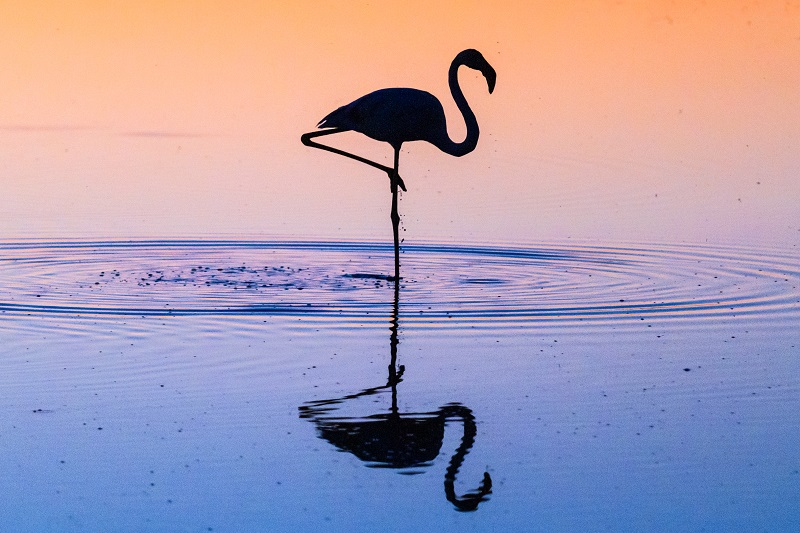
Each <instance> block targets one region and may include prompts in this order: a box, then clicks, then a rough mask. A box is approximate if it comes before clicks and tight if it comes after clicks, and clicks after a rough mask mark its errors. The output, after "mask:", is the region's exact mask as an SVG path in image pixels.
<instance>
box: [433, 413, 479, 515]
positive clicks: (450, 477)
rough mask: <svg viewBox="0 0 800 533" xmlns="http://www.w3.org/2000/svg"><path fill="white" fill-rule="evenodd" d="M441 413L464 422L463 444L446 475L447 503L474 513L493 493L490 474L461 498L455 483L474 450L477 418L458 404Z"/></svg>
mask: <svg viewBox="0 0 800 533" xmlns="http://www.w3.org/2000/svg"><path fill="white" fill-rule="evenodd" d="M441 412H442V414H443V415H444V416H445V417H446V418H451V417H452V418H460V419H461V420H462V421H463V422H464V436H463V437H461V444H460V445H459V447H458V449H457V450H456V453H455V454H454V455H453V457H452V459H450V464H449V465H448V466H447V472H445V475H444V493H445V496H446V497H447V501H449V502H450V503H452V504H453V505H455V506H456V508H457V509H458V510H459V511H474V510H476V509H477V508H478V504H480V503H481V502H482V501H483V500H485V499H486V495H487V494H489V493H491V492H492V478H491V476H489V472H484V473H483V480H482V481H481V483H480V485H479V486H478V488H477V489H476V490H474V491H472V492H468V493H466V494H464V495H463V496H461V497H459V496H456V489H455V482H456V475H457V474H458V470H459V468H461V465H462V464H463V463H464V457H466V455H467V454H468V453H469V451H470V450H471V449H472V445H473V444H475V436H476V435H477V434H478V429H477V427H476V426H475V416H473V414H472V411H470V410H469V409H467V408H466V407H464V406H463V405H457V404H451V405H446V406H445V407H443V408H442V409H441Z"/></svg>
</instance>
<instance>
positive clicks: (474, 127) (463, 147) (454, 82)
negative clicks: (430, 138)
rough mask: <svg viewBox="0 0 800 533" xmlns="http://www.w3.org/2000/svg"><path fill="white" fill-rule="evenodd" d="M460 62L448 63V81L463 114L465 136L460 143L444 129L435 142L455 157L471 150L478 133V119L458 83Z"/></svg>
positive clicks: (473, 147) (474, 145)
mask: <svg viewBox="0 0 800 533" xmlns="http://www.w3.org/2000/svg"><path fill="white" fill-rule="evenodd" d="M462 64H463V63H462V62H460V61H453V64H452V65H450V72H449V73H448V81H449V83H450V92H451V93H452V95H453V100H455V102H456V105H457V106H458V109H459V111H461V114H462V115H463V116H464V123H465V124H466V125H467V137H466V139H464V140H463V141H461V142H460V143H457V142H453V140H452V139H450V136H449V134H448V133H447V131H446V130H445V131H444V132H443V133H444V138H443V139H441V140H440V141H439V143H437V148H439V149H440V150H441V151H442V152H444V153H446V154H450V155H454V156H456V157H461V156H462V155H466V154H468V153H470V152H471V151H473V150H474V149H475V147H476V146H477V145H478V136H479V135H480V129H479V128H478V120H477V119H476V118H475V113H473V112H472V109H470V108H469V104H468V103H467V99H466V98H464V93H463V92H462V91H461V87H460V86H459V85H458V67H460V66H461V65H462Z"/></svg>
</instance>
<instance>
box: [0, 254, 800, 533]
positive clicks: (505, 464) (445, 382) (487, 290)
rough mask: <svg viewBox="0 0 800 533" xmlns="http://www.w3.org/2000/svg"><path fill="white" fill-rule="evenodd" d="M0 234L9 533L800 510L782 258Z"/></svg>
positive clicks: (799, 412)
mask: <svg viewBox="0 0 800 533" xmlns="http://www.w3.org/2000/svg"><path fill="white" fill-rule="evenodd" d="M401 260H402V263H403V266H402V269H403V270H402V273H403V276H404V279H403V281H402V282H401V284H400V287H399V290H398V291H397V292H395V287H394V284H393V283H390V282H387V281H386V279H385V274H387V273H389V272H390V270H391V266H392V251H391V248H390V247H387V246H385V245H383V244H371V243H349V244H331V243H308V242H302V243H301V242H228V241H208V240H205V241H179V242H178V241H136V242H117V241H114V242H99V241H98V242H78V241H60V242H44V241H24V242H23V241H6V242H4V243H2V244H0V276H1V279H2V280H3V283H2V286H0V340H2V344H0V346H2V347H1V348H0V353H2V357H1V358H0V375H2V376H3V380H2V387H3V394H2V399H0V412H1V413H2V417H0V420H1V421H2V422H1V423H0V424H1V425H0V450H1V451H2V453H0V468H1V469H2V471H3V472H5V475H4V476H3V477H2V479H1V480H0V494H1V495H2V496H3V497H4V499H5V500H6V501H7V502H14V505H6V506H4V507H3V509H2V511H0V523H2V524H4V526H3V528H4V529H6V528H7V529H8V530H10V531H11V530H13V531H47V530H57V531H65V530H66V531H70V530H75V531H78V530H80V531H83V530H90V531H95V530H120V531H208V530H213V531H264V530H268V529H272V530H275V531H291V530H312V528H317V529H319V530H325V531H376V530H388V531H411V530H419V531H434V530H435V531H462V530H464V531H558V530H561V531H588V530H592V531H595V530H612V531H620V530H630V531H641V530H650V531H654V530H655V531H657V530H663V531H734V530H735V531H762V530H763V531H789V530H796V529H798V528H800V512H798V510H797V509H798V505H797V504H798V502H799V501H800V449H798V447H797V444H796V443H797V442H798V438H800V395H799V394H798V393H800V333H799V332H800V327H799V326H800V252H799V251H798V250H795V249H790V250H787V249H756V248H746V247H713V246H690V245H673V246H667V245H645V244H642V245H632V244H626V245H620V246H592V245H578V244H575V245H570V244H563V243H562V244H545V243H542V244H539V245H529V246H525V247H488V246H457V245H448V246H441V245H436V244H427V245H416V246H411V245H409V246H405V247H404V249H403V255H402V256H401Z"/></svg>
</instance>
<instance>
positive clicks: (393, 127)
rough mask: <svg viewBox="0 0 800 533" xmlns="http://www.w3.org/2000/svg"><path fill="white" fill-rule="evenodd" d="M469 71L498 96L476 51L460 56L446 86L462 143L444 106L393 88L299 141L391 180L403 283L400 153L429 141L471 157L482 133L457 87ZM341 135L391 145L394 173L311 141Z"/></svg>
mask: <svg viewBox="0 0 800 533" xmlns="http://www.w3.org/2000/svg"><path fill="white" fill-rule="evenodd" d="M462 65H463V66H465V67H469V68H471V69H475V70H477V71H479V72H480V73H481V74H483V76H484V77H485V78H486V82H487V84H488V86H489V92H490V93H491V92H492V91H493V90H494V85H495V81H496V79H497V73H496V72H495V70H494V69H493V68H492V66H491V65H490V64H489V63H488V61H486V59H484V57H483V55H481V53H480V52H478V51H477V50H473V49H469V50H464V51H463V52H460V53H459V54H458V55H457V56H456V57H455V59H453V62H452V64H451V65H450V71H449V74H448V81H449V84H450V92H451V93H452V95H453V100H455V103H456V105H457V106H458V109H459V110H460V111H461V114H462V115H463V116H464V122H465V123H466V126H467V136H466V138H465V139H464V140H463V141H461V142H454V141H453V140H452V139H450V136H449V135H448V134H447V121H446V119H445V115H444V109H443V108H442V104H441V102H439V100H438V99H437V98H436V97H435V96H433V95H432V94H431V93H428V92H425V91H420V90H418V89H407V88H391V89H380V90H377V91H374V92H371V93H369V94H367V95H364V96H362V97H361V98H359V99H357V100H355V101H353V102H351V103H349V104H347V105H345V106H342V107H340V108H339V109H337V110H335V111H333V112H332V113H330V114H329V115H328V116H326V117H325V118H323V119H322V120H321V121H320V122H319V124H317V127H318V128H325V129H322V130H320V131H313V132H310V133H306V134H303V135H302V136H301V137H300V140H301V141H302V142H303V144H305V145H306V146H311V147H313V148H319V149H321V150H327V151H329V152H333V153H335V154H339V155H343V156H345V157H349V158H351V159H355V160H356V161H359V162H361V163H365V164H367V165H370V166H372V167H375V168H377V169H380V170H383V171H384V172H386V173H387V174H388V175H389V180H390V183H391V185H390V187H391V191H392V214H391V219H392V230H393V235H394V278H391V276H389V277H387V279H389V280H392V279H393V280H394V281H398V280H399V279H400V242H399V237H398V227H399V224H400V215H399V213H398V212H397V189H398V187H399V188H401V189H402V190H404V191H405V190H406V186H405V183H403V179H402V178H401V177H400V174H399V172H398V169H399V160H400V147H401V146H402V145H403V143H404V142H409V141H427V142H429V143H431V144H432V145H434V146H435V147H437V148H438V149H439V150H441V151H443V152H444V153H446V154H450V155H453V156H456V157H461V156H463V155H466V154H468V153H470V152H471V151H473V150H474V149H475V147H476V146H477V144H478V136H479V134H480V129H479V128H478V121H477V119H476V118H475V113H473V112H472V110H471V109H470V107H469V104H467V99H466V98H464V93H463V92H462V91H461V87H459V84H458V68H459V67H460V66H462ZM343 131H357V132H359V133H362V134H364V135H366V136H367V137H370V138H372V139H375V140H378V141H384V142H388V143H389V144H390V145H391V146H392V148H394V167H393V168H390V167H387V166H385V165H381V164H380V163H376V162H375V161H371V160H369V159H366V158H364V157H361V156H358V155H355V154H351V153H349V152H345V151H344V150H339V149H338V148H333V147H331V146H326V145H324V144H319V143H317V142H314V141H313V140H312V139H313V138H315V137H321V136H323V135H331V134H334V133H340V132H343Z"/></svg>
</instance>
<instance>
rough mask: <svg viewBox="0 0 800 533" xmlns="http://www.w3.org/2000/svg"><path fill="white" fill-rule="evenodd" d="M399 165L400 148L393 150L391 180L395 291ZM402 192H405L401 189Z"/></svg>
mask: <svg viewBox="0 0 800 533" xmlns="http://www.w3.org/2000/svg"><path fill="white" fill-rule="evenodd" d="M399 165H400V148H395V149H394V170H393V172H392V174H391V178H392V214H391V218H392V235H393V236H394V282H395V290H397V285H396V284H397V283H399V282H400V234H399V231H400V213H399V212H398V211H397V186H398V185H401V184H402V181H400V175H399V174H398V172H397V170H398V167H399ZM403 190H406V189H405V187H403Z"/></svg>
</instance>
